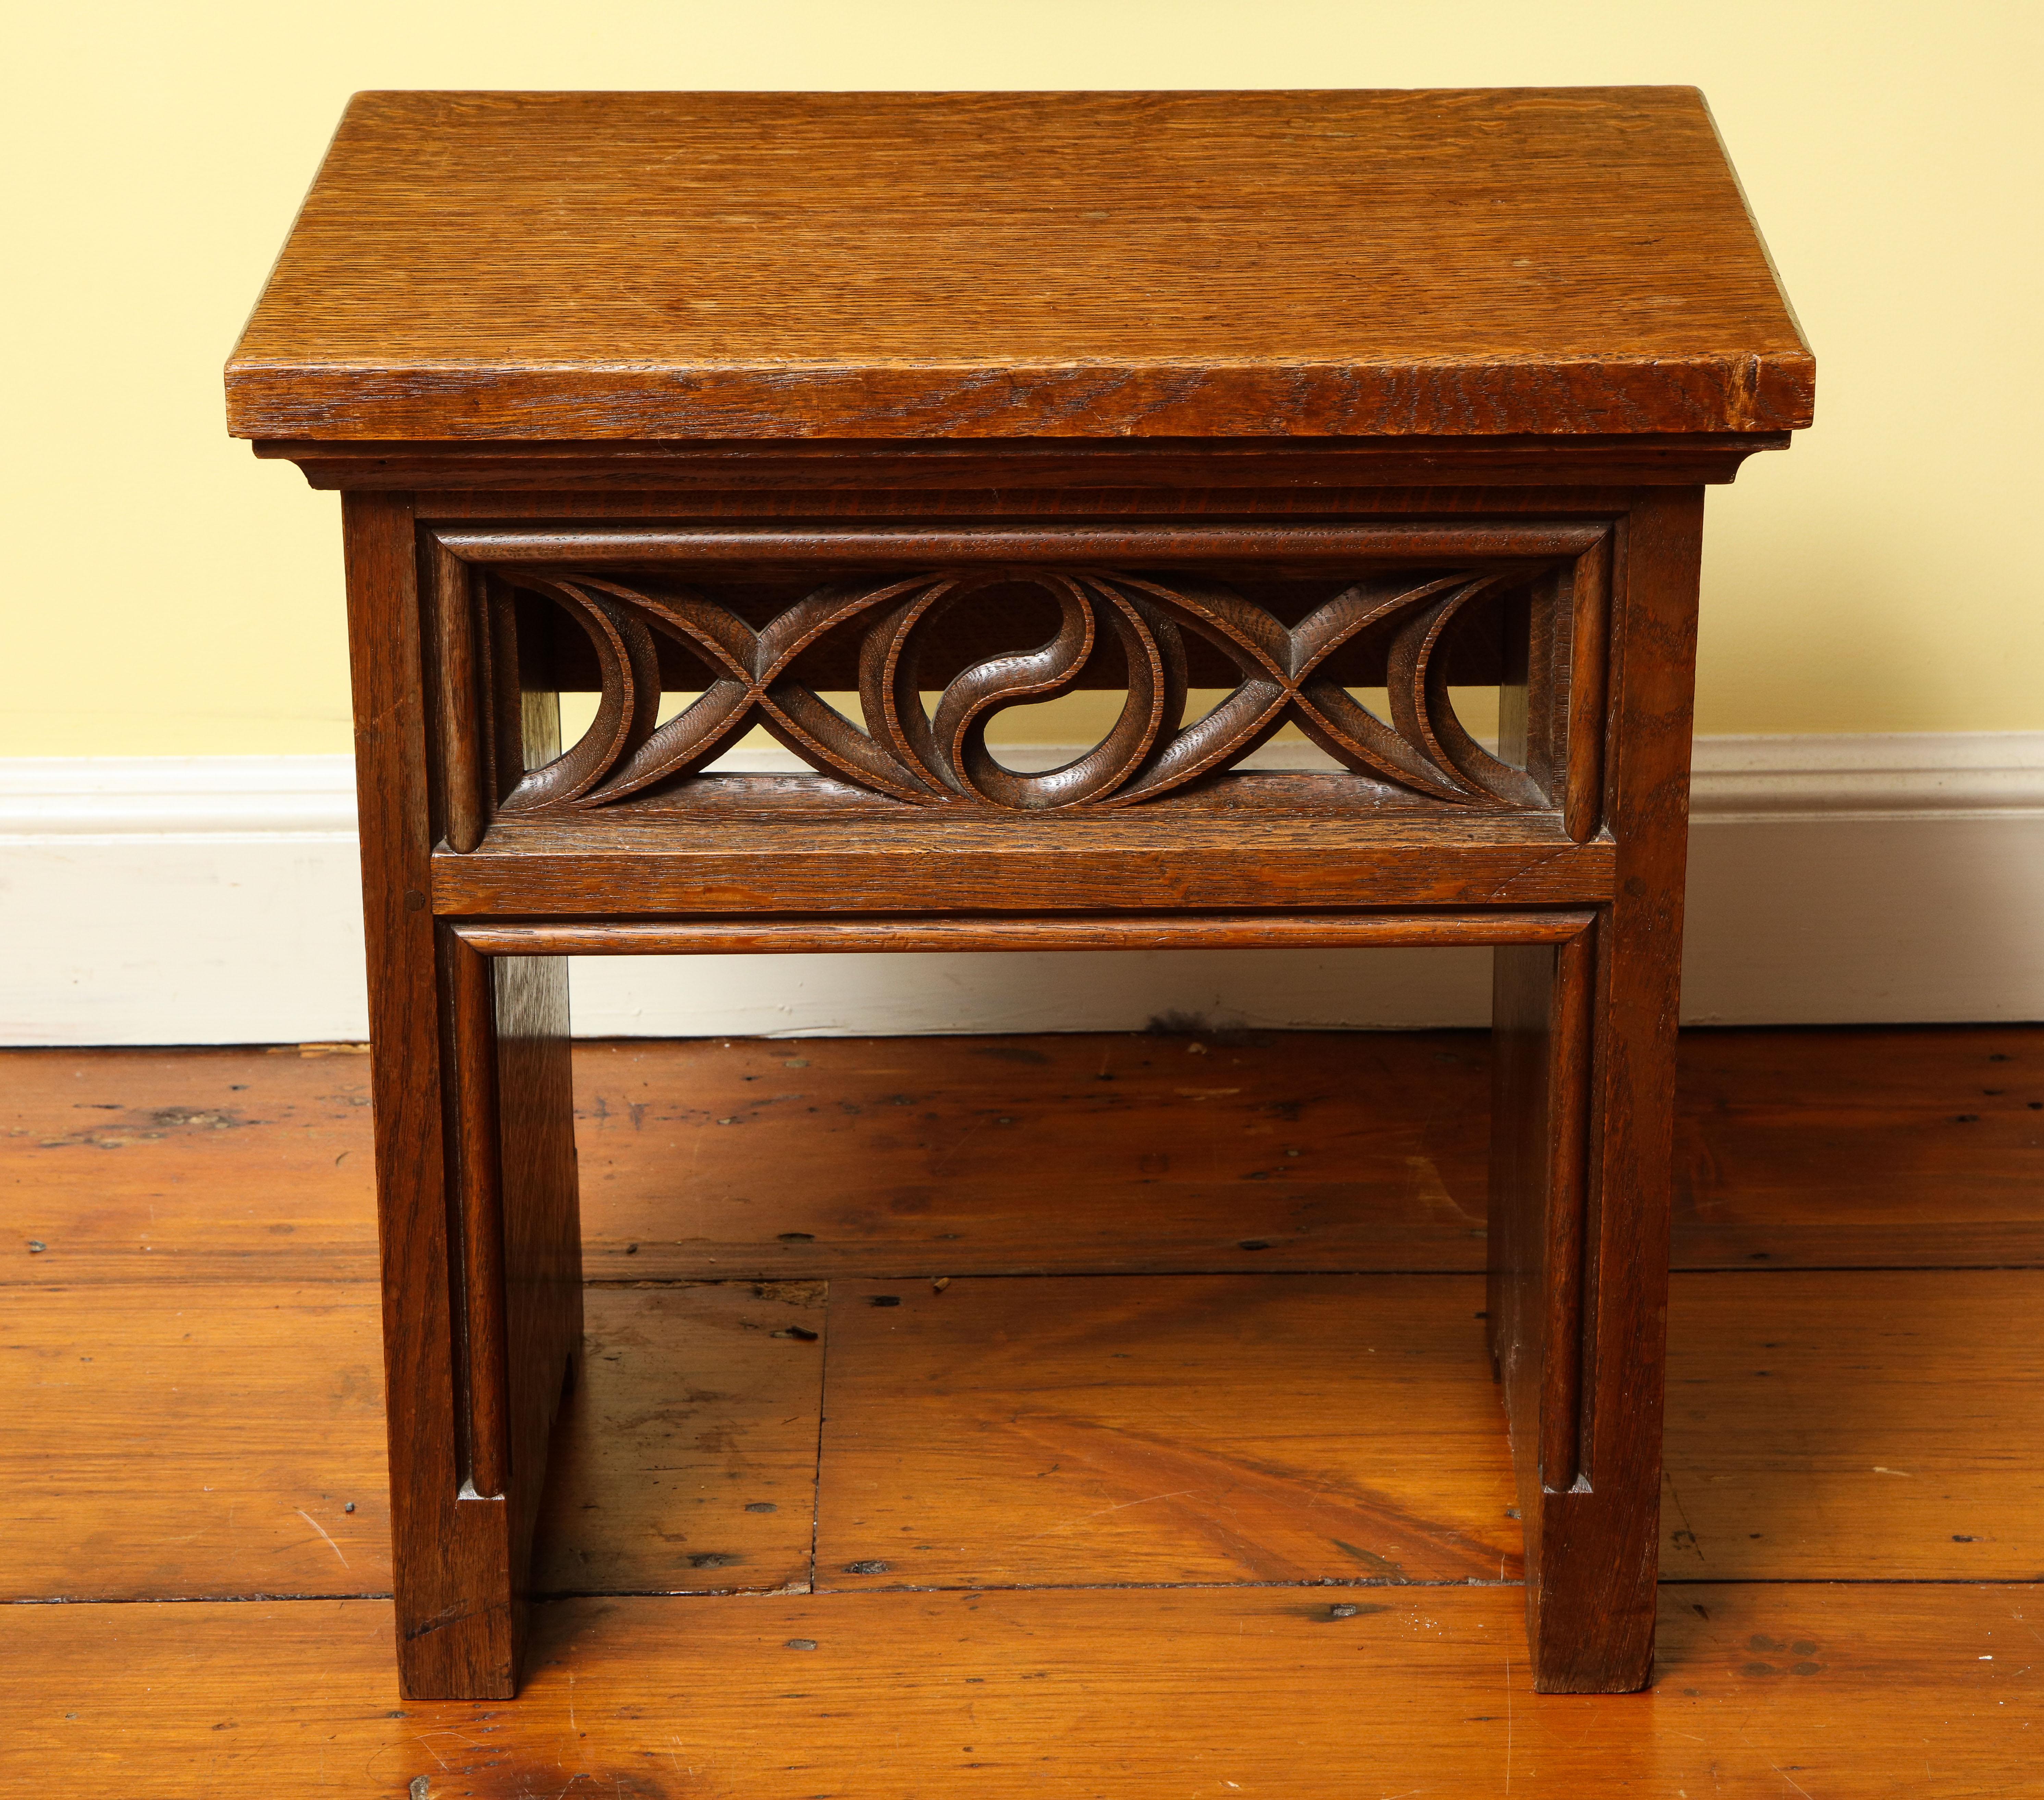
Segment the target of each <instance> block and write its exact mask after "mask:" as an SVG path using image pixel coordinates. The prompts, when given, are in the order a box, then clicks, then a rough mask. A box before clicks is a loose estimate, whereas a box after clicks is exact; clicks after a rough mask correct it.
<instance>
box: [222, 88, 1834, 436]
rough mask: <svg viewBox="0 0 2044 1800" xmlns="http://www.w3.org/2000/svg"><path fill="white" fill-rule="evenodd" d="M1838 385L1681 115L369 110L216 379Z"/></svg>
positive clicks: (644, 430)
mask: <svg viewBox="0 0 2044 1800" xmlns="http://www.w3.org/2000/svg"><path fill="white" fill-rule="evenodd" d="M228 385H229V418H230V422H231V425H232V429H233V430H234V431H235V432H236V433H238V434H239V435H240V436H243V437H255V438H282V439H297V440H330V439H357V440H360V439H412V440H432V439H440V440H463V439H472V438H528V439H549V440H559V439H579V440H593V439H604V440H611V439H627V440H628V439H640V438H648V437H651V438H661V437H667V438H686V437H701V436H712V437H738V438H743V437H774V438H786V437H874V438H917V437H951V438H959V437H967V438H970V437H1062V436H1074V437H1120V436H1128V435H1136V434H1139V435H1145V436H1150V435H1157V436H1165V437H1208V436H1212V437H1239V436H1243V435H1249V436H1257V435H1264V436H1288V435H1296V434H1306V435H1326V434H1340V435H1348V436H1371V435H1393V436H1404V435H1408V434H1436V435H1438V434H1444V433H1445V434H1457V435H1462V434H1477V435H1485V436H1489V435H1496V434H1510V433H1559V434H1568V433H1708V432H1727V431H1731V432H1753V431H1767V430H1779V429H1785V428H1794V427H1796V426H1799V425H1804V424H1807V423H1808V419H1809V411H1810V394H1811V387H1812V367H1811V361H1810V356H1809V352H1808V350H1807V348H1805V347H1804V344H1803V342H1802V340H1801V338H1800V334H1799V333H1798V332H1797V329H1796V325H1795V321H1794V320H1793V319H1792V317H1791V316H1790V314H1789V313H1788V309H1787V307H1786V306H1785V303H1784V302H1783V300H1782V298H1781V294H1780V292H1779V290H1778V289H1777V286H1776V283H1775V281H1774V277H1773V271H1772V270H1771V269H1770V267H1769V264H1768V261H1767V258H1766V254H1765V250H1764V249H1763V248H1762V245H1761V244H1760V241H1759V240H1758V236H1757V234H1756V233H1755V231H1754V226H1753V223H1752V221H1751V219H1750V217H1748V215H1747V213H1746V207H1745V205H1744V203H1743V202H1742V198H1741V197H1740V194H1739V188H1738V186H1737V183H1736V182H1735V179H1734V177H1733V175H1732V173H1731V169H1730V167H1728V166H1727V163H1726V161H1725V158H1724V152H1723V148H1722V147H1721V146H1720V144H1719V141H1718V138H1717V135H1716V133H1715V130H1714V129H1713V127H1712V122H1711V119H1710V115H1709V113H1708V111H1707V110H1706V109H1705V107H1704V103H1703V100H1702V97H1701V96H1700V95H1699V94H1697V93H1696V91H1695V90H1693V89H1689V88H1673V87H1661V88H1655V87H1630V88H1554V89H1521V90H1504V91H1498V90H1431V91H1430V90H1416V91H1409V92H1408V91H1379V92H1350V91H1322V92H1289V93H1288V92H1266V93H1256V94H1213V93H1204V94H1203V93H1168V94H430V93H427V94H403V93H383V94H361V95H359V96H357V97H356V98H355V101H354V102H352V104H351V106H350V107H349V110H348V114H347V116H346V117H345V118H344V120H343V121H342V124H341V126H340V132H339V133H338V134H337V135H336V138H335V140H334V144H333V147H332V150H331V151H330V152H328V158H327V161H326V163H325V167H323V168H322V170H321V173H320V177H319V179H318V180H317V183H315V184H314V186H313V190H312V192H311V194H309V196H308V198H307V200H306V202H305V209H304V210H303V211H302V213H300V215H299V217H298V222H297V224H296V225H295V226H294V229H293V231H292V234H291V238H290V242H289V244H287V246H286V249H285V252H284V255H283V257H282V260H280V262H279V264H278V266H277V268H276V271H275V274H274V275H272V277H271V282H270V285H269V287H268V288H267V290H266V292H265V294H264V295H263V300H262V302H261V303H260V304H259V306H258V307H257V309H256V311H255V316H254V317H253V318H252V320H251V321H250V322H249V325H248V330H247V331H246V333H244V336H243V337H242V340H241V342H240V344H239V345H238V346H237V348H236V351H235V352H234V356H233V358H232V361H231V362H230V363H229V367H228Z"/></svg>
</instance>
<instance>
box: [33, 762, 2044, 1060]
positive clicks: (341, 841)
mask: <svg viewBox="0 0 2044 1800" xmlns="http://www.w3.org/2000/svg"><path fill="white" fill-rule="evenodd" d="M1002 753H1003V755H1004V756H1009V757H1010V758H1011V760H1015V761H1016V762H1018V763H1020V762H1021V761H1022V760H1024V759H1023V758H1022V757H1021V756H1019V755H1016V754H1015V753H1014V751H1013V748H1012V747H1005V748H1004V749H1003V752H1002ZM1065 754H1066V752H1061V751H1057V750H1055V749H1051V748H1045V749H1044V750H1043V752H1041V754H1040V755H1039V756H1036V757H1033V758H1031V759H1029V760H1032V761H1036V762H1043V761H1055V760H1062V756H1063V755H1065ZM1314 754H1315V753H1314V752H1310V751H1305V752H1289V753H1288V752H1282V751H1278V752H1273V753H1271V760H1284V761H1293V760H1311V759H1312V757H1313V756H1314ZM748 760H758V761H762V762H770V761H771V760H772V759H771V758H770V757H768V758H765V759H751V758H748ZM352 779H353V777H352V769H351V766H350V763H349V760H348V758H347V757H345V756H283V757H157V758H90V759H78V760H57V759H21V760H14V761H11V762H7V761H0V943H4V944H5V945H6V963H5V967H6V974H5V976H4V988H0V1042H4V1043H7V1044H220V1043H289V1042H293V1041H304V1040H328V1039H332V1040H343V1039H351V1038H359V1037H361V1036H363V1033H364V1030H365V1017H366V1010H365V1005H364V1000H363V976H362V964H361V957H362V933H361V923H360V920H359V914H358V897H357V888H356V882H357V866H356V861H355V838H354V830H353V826H354V794H353V788H352ZM1693 817H1694V823H1693V826H1692V833H1691V843H1690V880H1689V952H1688V956H1687V958H1686V960H1685V973H1684V979H1685V996H1684V1007H1683V1013H1684V1017H1685V1018H1686V1019H1688V1020H1689V1021H1692V1022H1696V1023H1712V1024H1749V1025H1773V1024H1822V1023H1849V1022H1864V1023H1878V1022H1908V1021H1934V1020H1983V1021H1984V1020H2010V1019H2038V1018H2044V930H2040V929H2039V917H2038V903H2037V898H2036V897H2037V895H2038V894H2039V893H2040V892H2044V732H1997V733H1923V734H1915V733H1912V734H1906V735H1904V734H1880V735H1862V736H1857V737H1719V738H1703V739H1699V740H1698V741H1697V744H1696V779H1695V786H1694V804H1693ZM1488 967H1489V954H1488V952H1484V951H1458V950H1431V951H1411V950H1377V951H1347V952H1328V953H1321V952H1309V951H1251V952H1125V953H1115V954H1112V955H1108V954H1089V955H1079V954H1050V953H1046V954H1042V955H1033V954H1032V955H1015V956H785V957H700V958H689V959H680V958H671V959H670V958H658V959H650V958H649V959H636V958H634V959H627V958H614V959H613V958H593V959H590V960H586V961H585V962H582V963H578V965H577V967H576V968H575V971H574V1016H575V1025H576V1029H577V1030H578V1032H579V1033H583V1034H585V1035H589V1036H598V1037H601V1036H612V1035H622V1036H663V1037H664V1036H698V1035H713V1036H740V1035H755V1034H765V1035H772V1036H791V1035H792V1036H799V1035H816V1034H833V1033H868V1032H870V1033H931V1032H990V1031H1054V1030H1067V1031H1070V1030H1128V1029H1140V1028H1141V1027H1142V1026H1143V1025H1146V1024H1147V1023H1149V1022H1150V1021H1152V1020H1154V1019H1156V1018H1158V1017H1161V1016H1165V1015H1172V1014H1176V1015H1178V1016H1180V1017H1198V1018H1204V1019H1205V1020H1207V1021H1210V1022H1211V1023H1213V1024H1215V1025H1251V1026H1258V1025H1260V1026H1320V1027H1358V1028H1387V1027H1397V1026H1414V1025H1480V1024H1481V1023H1483V1022H1484V1021H1485V1019H1486V1018H1487V1017H1488V1015H1489V973H1488Z"/></svg>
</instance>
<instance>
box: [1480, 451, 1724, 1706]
mask: <svg viewBox="0 0 2044 1800" xmlns="http://www.w3.org/2000/svg"><path fill="white" fill-rule="evenodd" d="M1702 523H1703V500H1702V494H1701V492H1700V490H1686V491H1685V490H1675V491H1671V492H1669V493H1668V494H1665V495H1660V496H1657V497H1655V498H1653V499H1651V500H1649V501H1647V502H1643V503H1642V504H1641V505H1640V506H1638V507H1637V508H1635V510H1634V511H1633V512H1632V513H1630V514H1629V515H1628V516H1627V518H1626V520H1625V521H1624V524H1623V527H1622V528H1621V530H1620V533H1619V538H1618V555H1617V558H1616V566H1615V567H1614V571H1613V573H1614V579H1613V586H1612V600H1613V607H1612V637H1611V665H1610V667H1611V690H1610V700H1609V707H1608V715H1607V737H1606V749H1605V771H1606V772H1605V780H1604V804H1603V808H1602V811H1603V816H1604V822H1605V825H1607V827H1608V829H1609V830H1610V832H1611V833H1612V837H1613V838H1614V839H1615V840H1616V844H1617V850H1618V855H1617V863H1618V866H1617V871H1616V876H1617V880H1616V894H1615V895H1614V898H1613V900H1612V904H1611V905H1610V906H1608V907H1606V908H1604V909H1603V910H1601V911H1600V914H1599V916H1598V921H1597V923H1596V926H1595V927H1594V928H1593V930H1592V931H1591V932H1589V933H1585V934H1584V935H1583V936H1582V937H1580V938H1578V939H1577V940H1575V941H1574V942H1573V943H1571V944H1566V945H1563V946H1562V947H1561V948H1559V949H1558V950H1555V951H1547V950H1543V949H1541V948H1537V947H1531V946H1527V947H1516V948H1503V949H1500V950H1499V951H1497V952H1496V977H1495V1002H1494V1013H1493V1028H1494V1030H1495V1032H1496V1037H1497V1040H1498V1044H1497V1051H1498V1054H1497V1064H1496V1067H1497V1075H1496V1104H1495V1112H1494V1124H1493V1160H1492V1202H1491V1204H1492V1215H1493V1216H1492V1224H1491V1239H1490V1243H1491V1279H1490V1305H1489V1314H1490V1329H1491V1333H1492V1348H1493V1353H1494V1354H1495V1356H1496V1359H1497V1363H1498V1369H1499V1374H1500V1378H1501V1379H1502V1380H1503V1383H1504V1398H1505V1406H1506V1410H1507V1413H1508V1417H1509V1420H1510V1422H1511V1429H1512V1456H1513V1461H1514V1463H1515V1465H1516V1471H1517V1475H1518V1486H1519V1497H1520V1516H1521V1517H1522V1519H1523V1522H1524V1525H1525V1531H1526V1598H1527V1623H1528V1628H1529V1631H1530V1633H1531V1642H1532V1656H1533V1667H1534V1684H1535V1687H1537V1688H1539V1690H1542V1691H1543V1692H1546V1693H1622V1692H1627V1691H1630V1690H1633V1689H1635V1688H1638V1687H1643V1686H1645V1685H1646V1682H1647V1681H1648V1680H1649V1679H1650V1677H1651V1675H1652V1673H1653V1667H1654V1587H1655V1581H1656V1576H1657V1572H1658V1552H1659V1546H1660V1529H1659V1526H1660V1487H1661V1425H1662V1386H1663V1363H1664V1360H1665V1352H1666V1334H1667V1310H1668V1237H1669V1190H1670V1167H1669V1164H1670V1160H1671V1157H1672V1156H1673V1141H1674V1103H1675V1031H1676V1021H1677V1014H1678V1002H1679V998H1680V987H1681V940H1682V898H1683V878H1684V872H1685V859H1686V852H1687V834H1688V822H1689V739H1690V720H1691V704H1692V684H1693V679H1694V667H1695V647H1696V578H1697V561H1698V547H1699V544H1700V533H1701V529H1702Z"/></svg>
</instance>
